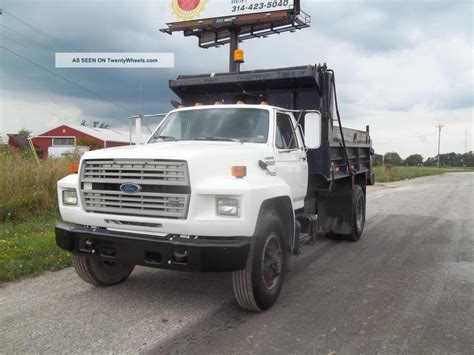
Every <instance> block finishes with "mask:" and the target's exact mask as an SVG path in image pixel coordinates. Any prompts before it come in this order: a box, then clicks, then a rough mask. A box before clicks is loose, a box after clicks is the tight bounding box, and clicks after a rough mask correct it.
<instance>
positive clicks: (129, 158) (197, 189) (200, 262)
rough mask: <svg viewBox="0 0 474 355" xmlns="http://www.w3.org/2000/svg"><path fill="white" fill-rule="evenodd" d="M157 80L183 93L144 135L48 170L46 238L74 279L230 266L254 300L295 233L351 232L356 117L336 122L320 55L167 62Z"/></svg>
mask: <svg viewBox="0 0 474 355" xmlns="http://www.w3.org/2000/svg"><path fill="white" fill-rule="evenodd" d="M170 88H171V89H172V90H173V91H174V92H175V93H176V94H177V95H178V96H179V97H180V98H181V100H182V103H183V106H185V107H183V108H178V109H176V110H173V111H171V112H169V114H167V115H166V117H165V118H164V119H163V121H162V123H161V124H160V125H159V127H158V128H157V129H156V131H155V132H153V134H152V135H151V137H150V138H149V140H148V142H147V143H146V144H144V145H134V146H129V147H119V148H110V149H102V150H96V151H91V152H88V153H86V154H84V155H83V157H82V159H81V162H80V165H79V170H78V173H76V174H72V175H69V176H66V177H65V178H63V179H62V180H60V181H59V182H58V197H59V206H60V212H61V216H62V218H63V220H64V221H66V222H69V224H68V225H65V224H58V225H57V226H56V240H57V244H58V246H59V247H61V248H63V249H65V250H67V251H69V252H71V253H72V255H73V265H74V267H75V269H76V271H77V273H78V274H79V276H80V277H81V278H82V279H83V280H85V281H86V282H89V283H91V284H93V285H96V286H111V285H114V284H117V283H120V282H122V281H124V280H125V279H126V278H127V277H128V276H129V275H130V273H131V272H132V270H133V268H134V267H135V265H142V266H148V267H154V268H161V269H170V270H179V271H195V272H230V273H231V274H232V283H233V289H234V294H235V298H236V300H237V302H238V303H239V305H240V306H241V307H242V308H244V309H246V310H250V311H263V310H266V309H268V308H269V307H270V306H271V305H272V304H273V303H274V302H275V301H276V299H277V298H278V295H279V293H280V290H281V288H282V285H283V280H284V275H285V271H286V270H287V269H288V265H289V263H290V262H291V259H292V258H294V257H296V256H297V255H298V254H299V253H300V249H301V247H302V246H303V245H304V244H307V243H312V242H314V241H316V239H317V238H319V237H320V236H324V235H326V236H332V237H338V238H344V239H347V240H351V241H356V240H358V239H359V238H360V237H361V235H362V232H363V228H364V223H365V191H366V186H367V185H369V184H373V181H374V179H373V174H372V155H373V150H372V148H371V140H370V136H369V130H368V127H367V128H366V130H364V131H359V130H353V129H347V128H343V127H342V126H341V124H340V117H339V114H338V112H337V98H336V97H335V84H334V73H333V72H332V71H331V70H329V69H327V68H326V66H325V65H324V66H321V65H319V66H304V67H295V68H285V69H273V70H260V71H252V72H241V73H230V74H229V73H226V74H213V75H197V76H180V77H178V78H177V79H176V80H171V81H170ZM333 103H335V104H336V106H335V107H336V110H335V111H336V112H333ZM196 104H197V105H196ZM338 121H339V124H338V125H337V124H336V122H338Z"/></svg>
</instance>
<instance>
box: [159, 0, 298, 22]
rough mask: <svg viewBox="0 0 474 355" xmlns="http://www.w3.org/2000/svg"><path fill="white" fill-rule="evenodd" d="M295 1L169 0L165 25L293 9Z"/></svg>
mask: <svg viewBox="0 0 474 355" xmlns="http://www.w3.org/2000/svg"><path fill="white" fill-rule="evenodd" d="M295 2H296V0H171V1H170V9H169V14H168V16H166V23H179V22H185V21H196V20H197V21H199V20H205V19H211V18H224V17H236V16H242V15H250V14H257V13H268V12H274V11H282V10H283V11H288V10H293V9H294V8H295Z"/></svg>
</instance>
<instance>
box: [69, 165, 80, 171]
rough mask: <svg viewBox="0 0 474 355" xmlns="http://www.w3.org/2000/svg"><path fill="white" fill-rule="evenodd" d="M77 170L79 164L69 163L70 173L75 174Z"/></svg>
mask: <svg viewBox="0 0 474 355" xmlns="http://www.w3.org/2000/svg"><path fill="white" fill-rule="evenodd" d="M78 171H79V164H74V163H72V164H69V172H70V173H73V174H77V172H78Z"/></svg>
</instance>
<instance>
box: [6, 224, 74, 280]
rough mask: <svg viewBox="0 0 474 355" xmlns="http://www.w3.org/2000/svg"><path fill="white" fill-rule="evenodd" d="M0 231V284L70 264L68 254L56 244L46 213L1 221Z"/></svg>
mask: <svg viewBox="0 0 474 355" xmlns="http://www.w3.org/2000/svg"><path fill="white" fill-rule="evenodd" d="M0 233H1V234H0V285H2V284H4V283H5V282H9V281H14V280H17V279H19V278H21V277H25V276H34V275H38V274H41V273H42V272H44V271H53V270H58V269H61V268H64V267H65V266H69V265H70V264H71V259H70V256H69V254H68V253H66V252H64V251H62V250H61V249H59V248H58V247H57V246H56V243H55V239H54V219H52V218H51V217H49V216H48V217H35V218H32V219H31V220H30V221H28V222H21V223H13V222H7V223H3V224H2V225H1V232H0Z"/></svg>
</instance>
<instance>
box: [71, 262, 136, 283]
mask: <svg viewBox="0 0 474 355" xmlns="http://www.w3.org/2000/svg"><path fill="white" fill-rule="evenodd" d="M72 265H73V266H74V269H76V272H77V274H78V275H79V277H80V278H81V279H83V280H84V281H85V282H88V283H90V284H92V285H94V286H99V287H106V286H112V285H115V284H118V283H120V282H122V281H124V280H125V279H126V278H127V277H128V276H129V275H130V273H131V272H132V271H133V269H134V267H135V265H124V264H119V263H114V262H110V261H105V260H102V259H99V258H91V257H87V256H84V255H73V256H72Z"/></svg>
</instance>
